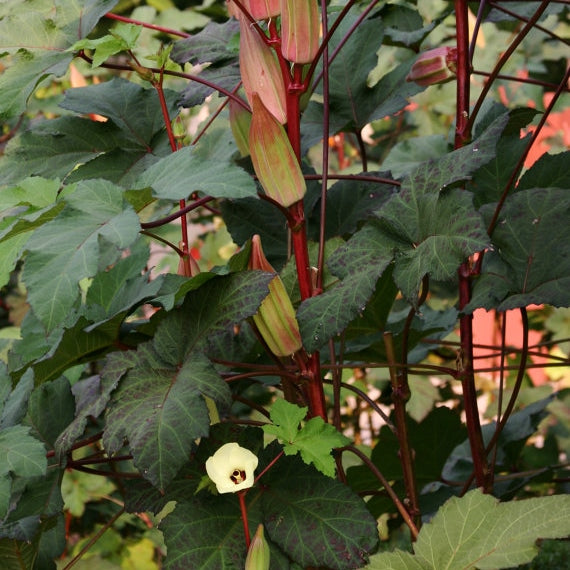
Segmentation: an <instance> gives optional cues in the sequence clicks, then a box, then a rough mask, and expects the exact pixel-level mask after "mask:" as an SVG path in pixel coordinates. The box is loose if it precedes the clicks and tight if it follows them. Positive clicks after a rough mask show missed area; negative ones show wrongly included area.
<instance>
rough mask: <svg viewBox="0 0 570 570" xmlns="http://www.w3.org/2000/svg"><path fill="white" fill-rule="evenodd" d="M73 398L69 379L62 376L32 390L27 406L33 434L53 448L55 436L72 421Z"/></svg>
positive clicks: (49, 447)
mask: <svg viewBox="0 0 570 570" xmlns="http://www.w3.org/2000/svg"><path fill="white" fill-rule="evenodd" d="M20 382H21V380H20ZM74 415H75V400H74V399H73V394H72V393H71V387H70V385H69V380H67V378H65V377H64V376H61V377H59V378H58V379H57V380H54V381H53V382H49V383H46V384H43V385H42V386H40V387H39V388H38V389H36V390H34V392H33V393H32V395H31V398H30V403H29V406H28V417H29V421H30V423H31V425H32V426H33V434H34V435H35V436H36V437H37V438H38V439H40V440H41V441H43V442H44V444H45V445H46V447H47V448H48V449H53V448H54V444H55V441H56V439H57V437H58V436H59V435H60V433H61V432H63V431H64V430H65V429H66V428H67V426H68V425H69V424H70V423H71V422H72V421H73V419H74Z"/></svg>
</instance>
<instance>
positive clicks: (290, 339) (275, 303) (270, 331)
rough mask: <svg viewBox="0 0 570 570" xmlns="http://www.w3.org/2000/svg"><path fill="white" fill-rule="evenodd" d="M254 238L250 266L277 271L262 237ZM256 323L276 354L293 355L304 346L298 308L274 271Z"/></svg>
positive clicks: (257, 314) (255, 317) (271, 271)
mask: <svg viewBox="0 0 570 570" xmlns="http://www.w3.org/2000/svg"><path fill="white" fill-rule="evenodd" d="M251 241H252V243H251V256H250V259H249V268H250V269H261V270H262V271H268V272H270V273H275V269H273V267H272V266H271V264H270V263H269V261H267V258H266V257H265V254H264V253H263V249H262V247H261V238H260V237H259V236H258V235H254V236H253V238H252V240H251ZM253 322H254V323H255V326H256V327H257V330H258V331H259V334H260V335H261V337H262V338H263V340H264V341H265V343H266V344H267V346H268V348H269V350H271V352H272V353H273V354H275V356H281V357H284V356H291V355H292V354H294V353H295V352H297V351H299V350H300V349H301V347H302V341H301V333H300V332H299V324H298V323H297V318H296V317H295V309H294V308H293V305H292V303H291V299H290V298H289V295H288V294H287V291H286V290H285V286H284V285H283V281H281V277H279V275H277V274H275V277H274V278H273V279H272V280H271V281H270V282H269V295H267V297H265V299H264V300H263V301H262V302H261V305H260V306H259V309H258V310H257V313H256V314H255V315H254V316H253Z"/></svg>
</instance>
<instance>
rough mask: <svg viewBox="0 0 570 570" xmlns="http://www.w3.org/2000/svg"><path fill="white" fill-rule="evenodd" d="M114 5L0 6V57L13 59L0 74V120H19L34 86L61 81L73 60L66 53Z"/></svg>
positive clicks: (37, 1)
mask: <svg viewBox="0 0 570 570" xmlns="http://www.w3.org/2000/svg"><path fill="white" fill-rule="evenodd" d="M116 3H117V0H86V1H84V2H66V3H61V4H58V7H57V9H56V10H54V3H53V1H52V0H29V1H28V2H27V3H26V9H25V10H21V3H20V2H19V1H17V0H8V1H7V2H4V3H3V4H4V6H3V12H4V13H3V15H2V18H0V52H3V53H6V52H8V53H12V54H16V55H15V56H14V57H13V60H12V62H11V65H10V66H9V67H8V69H7V70H6V71H5V72H4V73H2V75H0V92H1V93H2V101H1V102H0V117H2V118H9V117H14V116H17V115H20V114H21V113H22V112H23V111H24V110H25V108H26V103H27V100H28V98H29V97H30V95H31V94H32V92H33V91H34V89H35V88H36V87H37V86H38V84H39V83H40V82H41V81H42V80H43V79H45V78H46V77H49V76H50V75H55V76H61V75H63V74H64V73H65V72H66V71H67V67H68V65H69V63H70V62H71V60H72V58H73V56H72V54H70V53H68V52H67V48H68V47H69V46H70V45H71V44H72V43H74V42H76V41H77V40H78V39H79V38H83V37H85V36H86V35H87V34H88V33H89V32H90V31H91V30H92V29H93V28H94V27H95V24H96V23H97V22H98V21H99V19H100V18H101V17H102V16H103V15H104V14H105V13H107V12H109V11H110V10H111V9H112V8H113V7H114V6H115V4H116Z"/></svg>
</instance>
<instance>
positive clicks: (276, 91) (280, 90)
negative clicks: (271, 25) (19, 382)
mask: <svg viewBox="0 0 570 570" xmlns="http://www.w3.org/2000/svg"><path fill="white" fill-rule="evenodd" d="M239 65H240V71H241V79H242V82H243V88H244V89H245V94H246V95H247V99H248V101H249V102H250V104H251V103H252V99H253V94H254V93H257V94H258V95H259V97H260V99H261V100H262V101H263V104H264V105H265V107H267V109H268V110H269V112H270V113H271V114H272V115H273V116H274V117H275V118H276V119H277V120H278V121H279V122H280V123H281V124H285V123H286V122H287V106H286V93H285V83H284V81H283V76H282V75H281V68H280V67H279V62H278V61H277V56H276V55H275V53H274V51H273V50H272V49H271V48H270V47H269V46H268V45H267V44H266V43H265V42H264V41H263V39H262V38H261V37H260V35H259V33H258V31H257V30H256V29H255V28H254V27H253V26H252V25H251V23H250V22H249V21H248V20H246V19H245V18H241V19H240V49H239Z"/></svg>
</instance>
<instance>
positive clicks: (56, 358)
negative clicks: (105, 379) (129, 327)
mask: <svg viewBox="0 0 570 570" xmlns="http://www.w3.org/2000/svg"><path fill="white" fill-rule="evenodd" d="M122 320H123V317H122V315H119V316H118V317H116V318H115V319H114V320H111V321H108V322H105V323H103V324H102V325H100V326H98V327H96V328H92V327H91V326H90V325H91V323H90V322H89V321H87V320H86V319H85V318H84V317H80V318H79V319H78V320H77V322H75V323H74V324H73V326H71V327H69V328H66V329H65V330H55V331H54V333H52V334H51V335H50V336H49V337H47V339H46V335H45V331H44V329H43V326H42V325H41V324H40V323H39V322H38V323H37V327H36V329H35V330H34V334H33V335H32V336H31V337H28V336H27V335H22V336H23V338H22V341H21V343H20V344H19V345H18V346H17V348H18V349H19V356H20V357H21V359H22V360H23V361H24V364H23V366H26V365H27V364H28V363H30V361H32V360H33V361H34V362H32V363H31V365H32V367H33V369H34V374H35V380H36V385H38V384H42V383H43V382H47V381H49V380H54V379H56V378H57V377H58V376H60V375H61V374H63V373H64V372H65V371H66V370H67V369H68V368H70V367H71V366H74V365H76V364H80V363H82V362H84V361H85V360H87V359H96V358H97V356H98V355H101V356H102V355H103V353H104V351H105V350H107V349H108V348H109V347H110V346H112V345H113V343H114V342H115V341H116V340H117V337H118V329H119V326H120V324H121V322H122ZM30 341H32V342H33V343H34V344H36V343H37V344H36V346H35V347H31V352H28V348H29V347H28V343H29V342H30ZM34 349H36V350H38V351H39V354H37V353H34V352H33V351H34Z"/></svg>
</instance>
